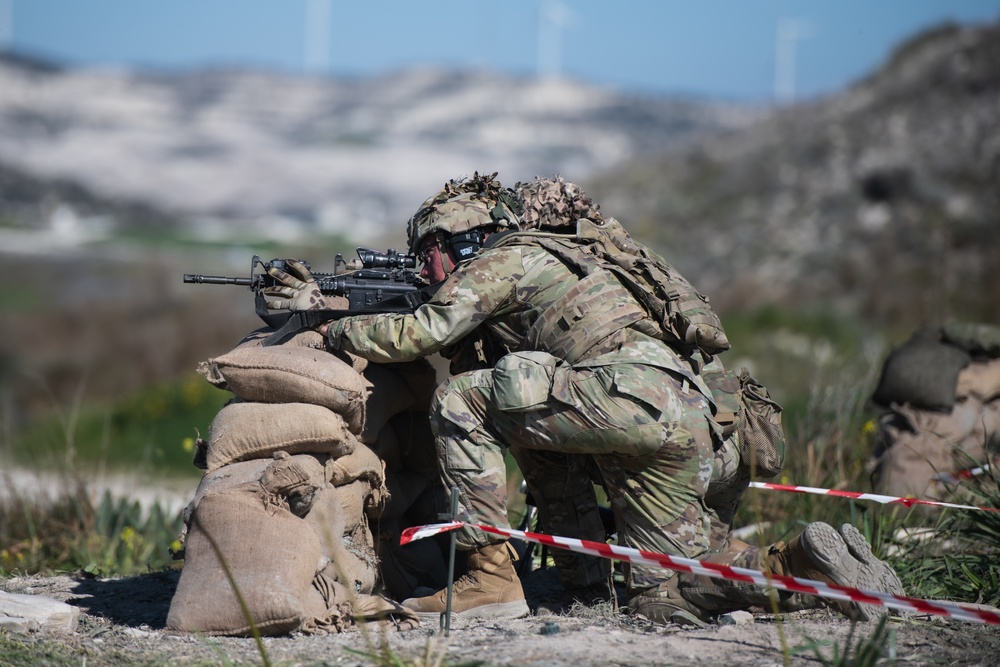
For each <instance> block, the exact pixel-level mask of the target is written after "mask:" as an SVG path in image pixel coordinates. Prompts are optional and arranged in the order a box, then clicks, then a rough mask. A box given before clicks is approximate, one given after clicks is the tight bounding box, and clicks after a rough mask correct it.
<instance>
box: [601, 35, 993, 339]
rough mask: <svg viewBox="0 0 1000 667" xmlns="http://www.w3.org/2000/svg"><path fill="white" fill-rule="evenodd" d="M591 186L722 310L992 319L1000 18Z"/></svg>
mask: <svg viewBox="0 0 1000 667" xmlns="http://www.w3.org/2000/svg"><path fill="white" fill-rule="evenodd" d="M591 186H592V187H591V189H592V192H593V194H594V195H595V196H596V198H598V199H599V200H600V201H601V202H603V209H604V211H605V212H607V213H609V214H612V215H615V216H616V217H619V218H620V219H622V220H624V221H626V222H627V224H628V225H629V226H630V227H631V228H632V229H633V230H634V231H635V232H636V233H637V234H639V235H641V236H643V237H645V238H646V239H647V240H650V241H651V242H652V244H653V245H655V246H656V247H657V248H658V249H660V250H661V251H663V252H664V253H665V254H666V255H667V256H668V257H669V258H670V259H671V260H672V261H673V262H675V263H676V264H677V266H678V268H680V269H681V271H682V272H683V273H685V275H687V276H688V277H689V278H690V279H691V280H692V281H694V282H695V283H696V284H697V285H698V286H699V287H700V288H701V289H702V290H703V291H705V292H706V293H708V294H709V295H710V296H711V297H712V299H713V302H715V303H716V304H717V306H718V307H719V308H720V309H722V310H724V311H725V310H731V309H735V308H742V309H745V308H753V307H756V306H760V305H764V304H778V305H781V306H787V307H798V308H814V309H830V308H834V309H836V311H837V312H841V313H845V314H851V315H858V316H862V317H864V318H866V319H867V320H868V321H871V322H875V323H877V324H892V325H898V326H900V327H904V328H905V327H907V326H912V325H915V324H919V323H921V322H927V323H932V322H939V321H941V320H944V319H947V318H949V317H975V318H982V319H984V320H987V321H998V320H997V318H998V317H1000V316H998V314H997V305H998V304H1000V280H998V279H997V270H998V269H997V267H1000V23H994V24H991V25H982V26H976V27H958V26H943V27H940V28H938V29H935V30H933V31H930V32H928V33H926V34H922V35H919V36H917V37H914V38H913V39H911V40H910V41H908V42H906V43H905V44H902V45H900V46H899V47H898V48H897V50H896V51H895V52H894V54H893V55H892V57H891V58H890V59H889V60H888V62H886V63H885V64H884V65H883V66H882V67H881V68H879V69H878V70H877V71H875V72H873V73H872V74H871V75H870V76H868V77H867V78H865V79H864V80H862V81H859V82H857V83H856V85H854V86H852V87H850V88H849V89H848V90H846V91H844V92H842V93H839V94H836V95H832V96H829V97H826V98H824V99H818V100H814V101H811V102H808V103H803V104H799V105H795V106H792V107H789V108H785V109H780V110H777V111H776V112H775V113H774V114H773V115H771V116H769V117H767V118H764V119H761V120H760V121H758V122H757V123H756V124H754V125H752V126H750V127H747V128H740V129H736V130H733V131H731V132H727V133H724V134H722V135H716V136H712V137H707V138H704V139H702V140H699V141H696V142H694V145H691V146H688V147H686V148H684V149H683V150H675V151H669V152H665V153H663V154H661V155H659V156H656V157H654V158H648V159H638V160H635V161H634V162H633V163H632V164H630V165H629V166H627V167H626V168H624V169H620V170H612V171H610V172H608V173H605V174H603V175H602V176H601V177H599V178H595V179H594V181H593V182H592V183H591Z"/></svg>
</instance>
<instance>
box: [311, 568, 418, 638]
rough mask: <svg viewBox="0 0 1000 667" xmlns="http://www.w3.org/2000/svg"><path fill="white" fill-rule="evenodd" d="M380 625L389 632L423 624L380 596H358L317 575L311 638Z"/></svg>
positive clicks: (344, 587)
mask: <svg viewBox="0 0 1000 667" xmlns="http://www.w3.org/2000/svg"><path fill="white" fill-rule="evenodd" d="M361 623H364V624H366V625H367V624H370V623H376V624H377V625H378V626H380V627H381V628H383V629H386V630H411V629H413V628H415V627H417V626H418V625H419V624H420V620H419V617H418V616H417V613H416V612H414V611H412V610H410V609H407V608H405V607H403V606H402V605H400V604H399V603H397V602H393V601H392V600H388V599H386V598H384V597H382V596H380V595H367V594H364V593H354V592H352V591H350V590H349V589H348V588H347V587H346V586H344V585H343V584H341V583H340V582H338V581H336V580H335V579H333V578H332V577H331V576H329V575H328V574H327V573H325V572H319V573H317V575H316V577H315V578H314V579H313V585H312V587H311V589H310V591H309V593H308V594H307V596H306V620H305V621H304V622H303V624H302V628H301V629H302V631H303V632H306V633H309V634H328V633H330V632H343V631H344V630H347V629H349V628H351V627H353V626H354V625H357V624H361Z"/></svg>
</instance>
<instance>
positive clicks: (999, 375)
mask: <svg viewBox="0 0 1000 667" xmlns="http://www.w3.org/2000/svg"><path fill="white" fill-rule="evenodd" d="M955 396H956V397H958V398H967V397H970V396H971V397H973V398H976V399H978V400H980V401H982V402H983V403H989V402H990V401H993V400H996V399H998V398H1000V359H990V360H988V361H973V362H972V363H971V364H969V365H968V366H966V367H965V368H963V369H962V370H961V371H960V372H959V374H958V381H957V382H956V384H955Z"/></svg>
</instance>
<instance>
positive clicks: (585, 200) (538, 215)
mask: <svg viewBox="0 0 1000 667" xmlns="http://www.w3.org/2000/svg"><path fill="white" fill-rule="evenodd" d="M514 188H515V189H516V190H517V195H518V198H519V199H520V200H521V206H522V208H523V212H522V214H521V221H522V223H523V227H524V228H525V229H540V230H543V231H554V232H560V233H567V232H573V231H576V222H577V220H580V219H582V218H586V219H588V220H593V221H595V222H600V221H601V220H603V219H604V218H603V216H602V215H601V213H600V210H599V209H600V206H598V205H597V204H595V203H594V200H593V199H591V198H590V197H589V196H588V195H587V193H585V192H584V191H583V190H582V189H581V188H580V186H579V185H577V184H575V183H570V182H569V181H565V180H563V178H562V176H556V177H555V178H541V177H536V178H535V180H533V181H529V182H527V183H518V184H517V185H515V186H514Z"/></svg>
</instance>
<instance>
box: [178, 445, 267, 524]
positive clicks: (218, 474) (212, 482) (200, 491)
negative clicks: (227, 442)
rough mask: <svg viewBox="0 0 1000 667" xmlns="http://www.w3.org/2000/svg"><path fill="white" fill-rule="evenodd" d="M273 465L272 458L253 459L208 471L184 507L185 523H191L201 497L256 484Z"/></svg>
mask: <svg viewBox="0 0 1000 667" xmlns="http://www.w3.org/2000/svg"><path fill="white" fill-rule="evenodd" d="M269 465H271V460H270V459H252V460H250V461H240V462H238V463H230V464H229V465H224V466H220V467H219V468H217V469H215V470H213V471H212V472H206V473H205V474H204V475H202V476H201V481H199V482H198V488H197V489H195V492H194V498H192V499H191V502H189V503H188V504H187V507H186V508H185V509H184V514H183V518H184V524H185V525H190V521H191V513H192V512H194V510H195V509H196V508H197V507H198V503H200V502H201V499H202V498H204V497H205V495H206V494H209V493H222V492H223V491H228V490H230V489H233V488H236V487H240V486H244V485H246V484H254V483H256V482H258V481H259V480H260V476H261V474H263V472H264V470H266V469H267V467H268V466H269Z"/></svg>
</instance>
